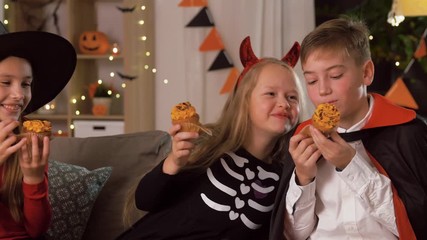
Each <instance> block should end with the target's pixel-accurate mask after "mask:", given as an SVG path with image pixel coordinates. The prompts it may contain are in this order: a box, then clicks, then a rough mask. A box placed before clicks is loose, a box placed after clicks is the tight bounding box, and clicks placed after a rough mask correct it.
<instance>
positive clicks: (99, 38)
mask: <svg viewBox="0 0 427 240" xmlns="http://www.w3.org/2000/svg"><path fill="white" fill-rule="evenodd" d="M110 48H111V47H110V42H109V41H108V37H107V35H105V33H103V32H99V31H85V32H83V33H82V34H81V35H80V38H79V49H80V52H81V53H84V54H94V55H95V54H106V53H107V52H108V51H109V50H110Z"/></svg>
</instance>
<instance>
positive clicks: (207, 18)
mask: <svg viewBox="0 0 427 240" xmlns="http://www.w3.org/2000/svg"><path fill="white" fill-rule="evenodd" d="M211 16H212V15H211V14H210V12H209V10H208V8H207V7H204V8H202V10H200V12H199V13H197V15H196V16H195V17H194V18H193V19H192V20H191V21H190V23H188V24H187V27H212V26H214V22H213V20H212V17H211Z"/></svg>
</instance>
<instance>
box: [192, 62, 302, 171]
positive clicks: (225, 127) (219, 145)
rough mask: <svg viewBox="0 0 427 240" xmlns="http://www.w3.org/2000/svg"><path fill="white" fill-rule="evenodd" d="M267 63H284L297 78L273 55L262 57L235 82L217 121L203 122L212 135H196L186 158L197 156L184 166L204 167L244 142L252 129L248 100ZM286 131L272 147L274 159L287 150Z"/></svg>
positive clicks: (278, 159)
mask: <svg viewBox="0 0 427 240" xmlns="http://www.w3.org/2000/svg"><path fill="white" fill-rule="evenodd" d="M268 64H278V65H281V66H283V67H284V68H286V69H287V70H289V71H290V72H291V73H292V75H293V78H294V79H293V80H294V81H295V82H297V81H298V77H297V75H296V74H295V72H294V70H293V69H292V68H291V67H290V66H289V65H287V64H286V63H284V62H282V61H279V60H277V59H274V58H264V59H263V60H262V61H260V62H259V63H257V64H255V65H254V66H253V67H251V68H250V69H249V71H248V72H247V73H246V74H245V75H244V77H243V79H242V80H241V81H240V83H239V85H238V86H236V88H235V91H234V92H233V93H231V94H230V95H229V97H228V99H227V101H226V103H225V106H224V108H223V110H222V113H221V116H220V117H219V119H218V121H217V122H216V123H213V124H207V125H206V127H208V128H210V129H211V130H212V132H213V136H212V137H203V136H202V137H200V138H199V139H200V141H198V142H197V143H198V144H197V145H196V147H195V149H194V151H193V153H192V154H191V156H190V160H189V161H190V162H191V161H192V160H196V161H194V162H195V164H192V165H190V166H188V167H187V168H189V169H194V168H202V169H206V168H207V167H209V166H210V165H212V163H213V162H214V161H216V160H217V159H219V158H220V157H221V155H223V154H224V153H226V152H234V151H236V150H238V149H239V148H241V147H242V146H243V143H244V142H245V140H246V138H247V136H248V135H249V132H250V130H251V120H250V117H249V102H250V101H249V100H250V97H251V95H252V92H253V90H254V88H255V86H256V84H257V82H258V76H259V74H260V72H261V70H262V69H263V68H264V66H266V65H268ZM297 86H298V84H297ZM298 93H301V91H300V89H298ZM285 135H286V133H283V134H282V135H281V136H279V138H278V139H277V141H276V144H275V147H274V148H273V151H272V153H273V155H272V160H273V161H280V160H281V156H284V155H285V152H286V151H287V148H286V147H285V145H286V144H283V143H284V142H285V141H284V138H285Z"/></svg>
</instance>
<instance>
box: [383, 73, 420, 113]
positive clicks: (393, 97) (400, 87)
mask: <svg viewBox="0 0 427 240" xmlns="http://www.w3.org/2000/svg"><path fill="white" fill-rule="evenodd" d="M385 97H386V98H387V99H389V100H390V101H392V102H393V103H395V104H397V105H400V106H403V107H409V108H412V109H418V104H417V102H416V101H415V99H414V97H413V96H412V94H411V93H410V92H409V89H408V88H407V87H406V85H405V83H404V82H403V80H402V78H398V79H397V80H396V82H394V83H393V85H392V86H391V87H390V89H389V90H388V92H387V93H386V95H385Z"/></svg>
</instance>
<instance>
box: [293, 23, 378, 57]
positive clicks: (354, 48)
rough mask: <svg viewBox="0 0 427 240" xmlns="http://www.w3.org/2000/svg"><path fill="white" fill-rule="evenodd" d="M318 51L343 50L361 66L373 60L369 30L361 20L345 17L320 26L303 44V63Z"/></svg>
mask: <svg viewBox="0 0 427 240" xmlns="http://www.w3.org/2000/svg"><path fill="white" fill-rule="evenodd" d="M318 49H327V50H343V51H344V53H346V54H347V55H348V56H351V57H353V59H354V60H355V62H356V64H358V65H361V64H363V63H364V62H365V61H366V60H369V59H371V52H370V48H369V29H368V28H367V26H366V25H365V23H364V22H363V21H361V20H357V19H351V18H349V17H343V18H338V19H332V20H329V21H326V22H324V23H322V24H320V25H319V26H318V27H316V28H315V29H314V30H313V31H312V32H310V33H309V34H308V35H307V36H306V37H305V38H304V40H303V41H302V44H301V63H302V64H304V63H305V61H306V60H307V57H308V56H309V55H310V54H311V53H313V52H314V51H315V50H318Z"/></svg>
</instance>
